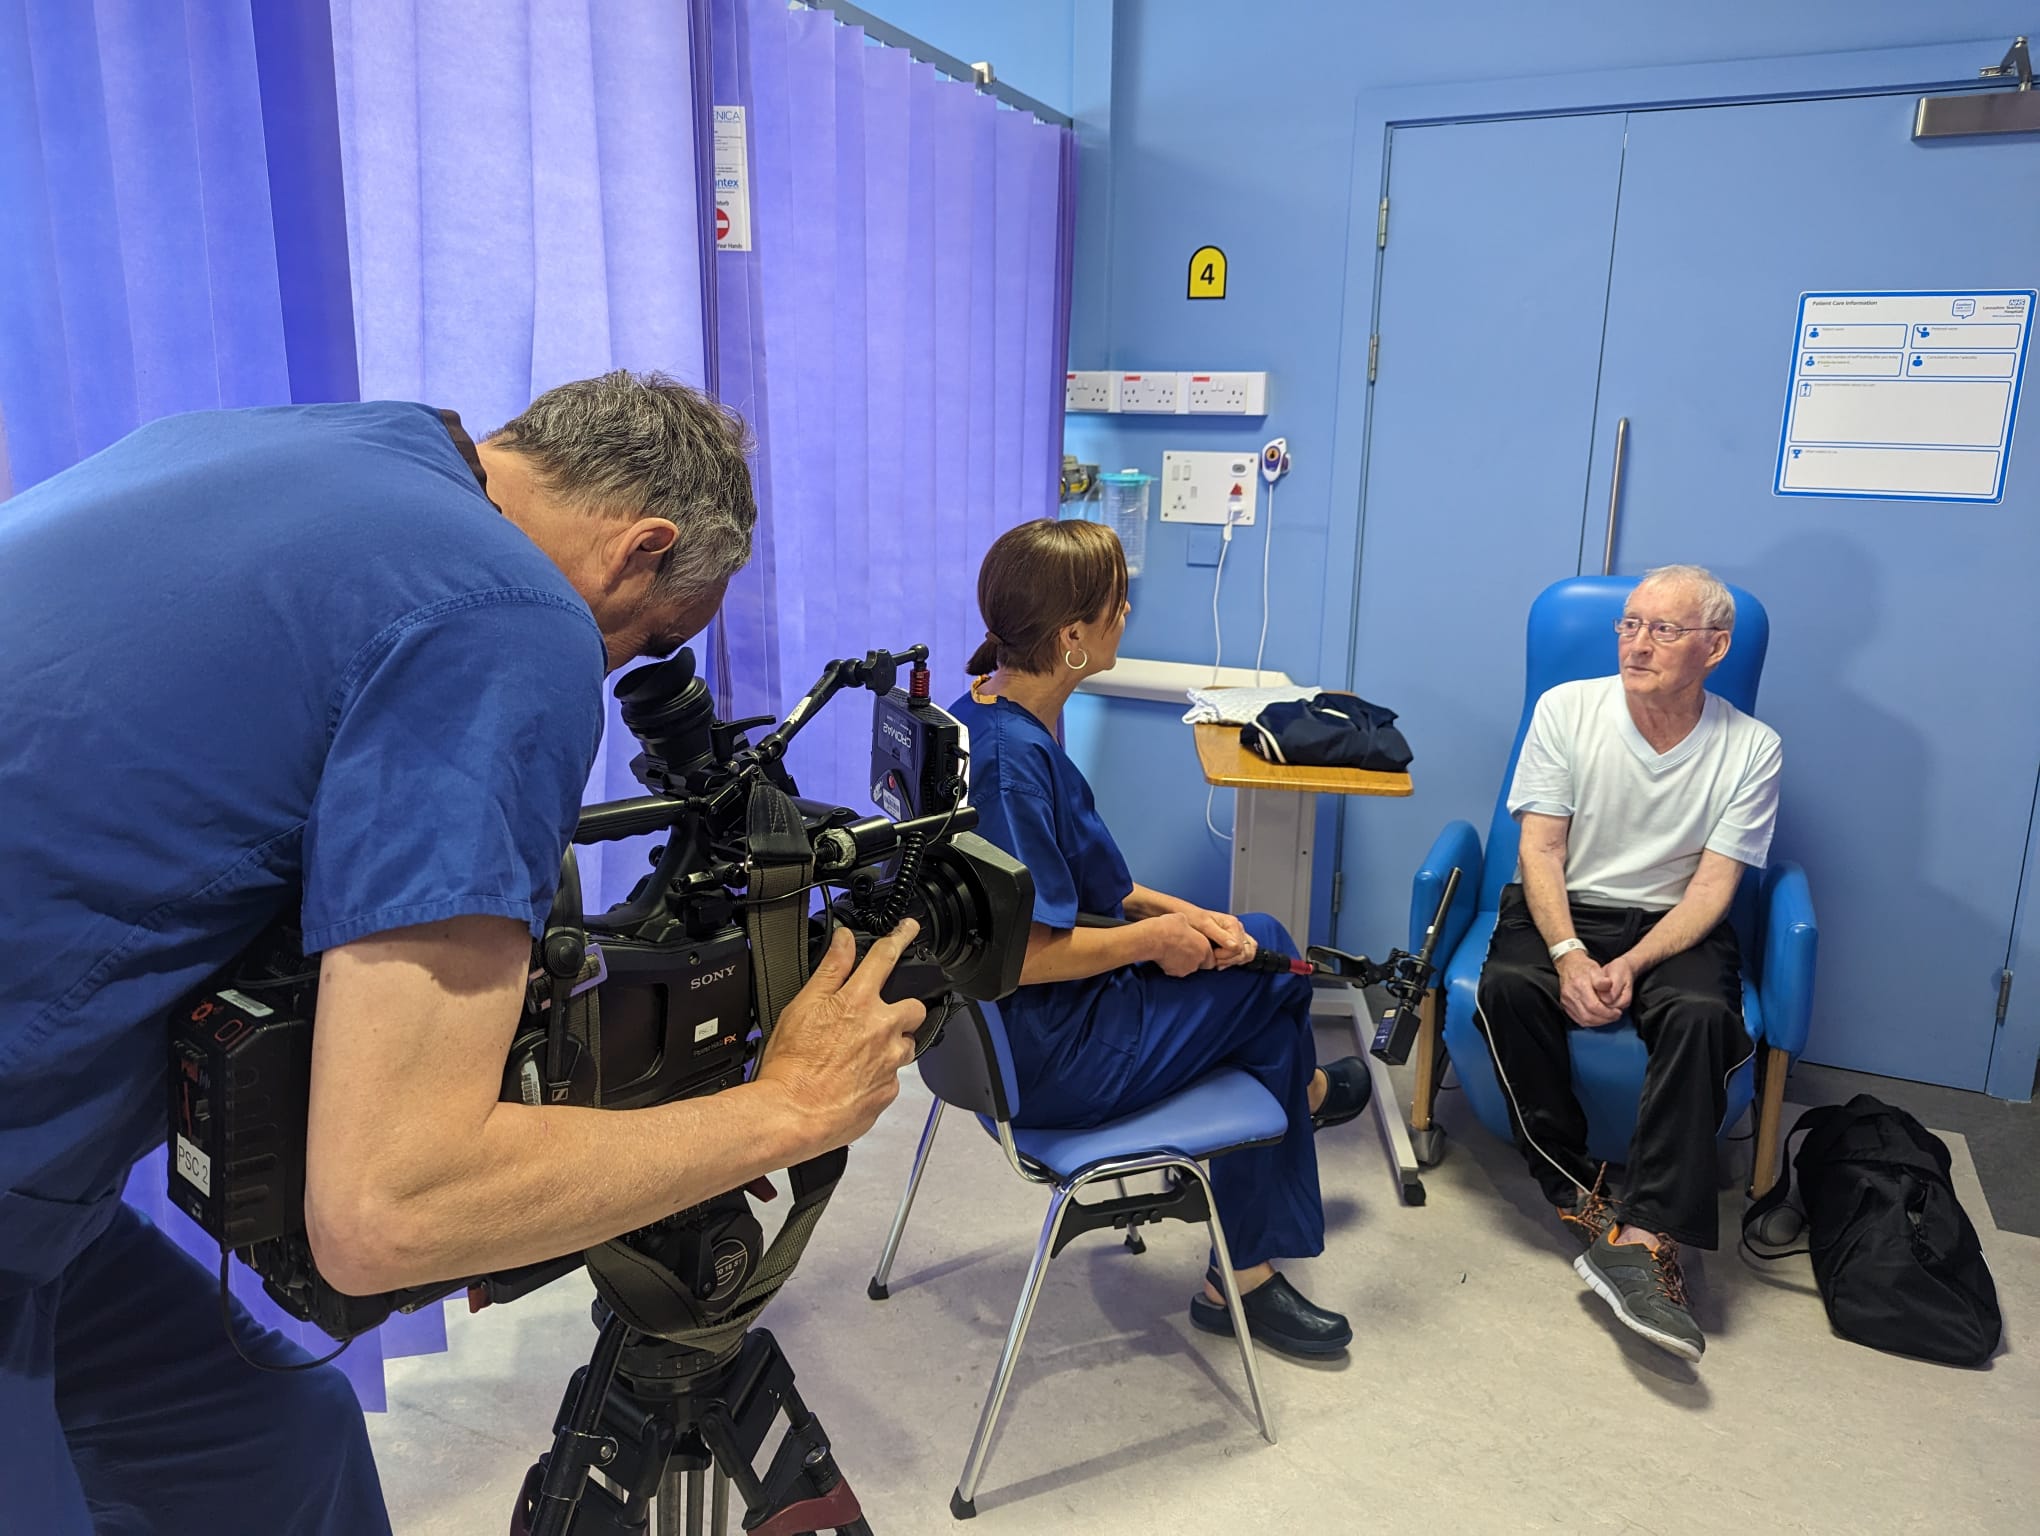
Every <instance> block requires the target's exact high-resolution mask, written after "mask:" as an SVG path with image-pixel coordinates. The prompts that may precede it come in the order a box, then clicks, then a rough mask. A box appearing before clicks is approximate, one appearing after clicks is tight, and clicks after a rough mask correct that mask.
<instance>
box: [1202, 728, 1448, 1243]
mask: <svg viewBox="0 0 2040 1536" xmlns="http://www.w3.org/2000/svg"><path fill="white" fill-rule="evenodd" d="M1192 729H1193V730H1194V731H1195V732H1196V735H1197V761H1198V765H1199V766H1200V767H1202V768H1203V770H1204V782H1205V783H1207V784H1215V785H1217V786H1218V787H1219V788H1221V789H1232V790H1237V791H1238V800H1237V802H1236V810H1235V813H1234V816H1233V838H1232V894H1231V907H1232V910H1233V911H1235V912H1266V913H1269V914H1270V915H1271V916H1273V917H1275V918H1276V919H1277V920H1278V921H1280V922H1281V924H1282V926H1283V927H1284V928H1287V929H1288V930H1289V936H1290V937H1291V938H1293V939H1294V940H1296V947H1297V948H1298V949H1306V948H1308V947H1309V945H1310V876H1311V854H1312V852H1313V849H1312V844H1313V843H1315V842H1316V841H1317V797H1318V796H1319V795H1393V796H1402V795H1407V794H1409V793H1410V790H1411V785H1410V776H1409V775H1408V774H1407V773H1370V772H1368V771H1367V770H1365V769H1361V768H1298V767H1293V766H1290V765H1288V764H1284V763H1271V762H1269V761H1268V760H1267V759H1266V758H1264V757H1261V756H1259V755H1258V754H1256V753H1253V752H1250V751H1248V750H1247V749H1246V748H1245V747H1243V746H1241V745H1240V728H1239V727H1238V726H1236V725H1199V726H1194V727H1192ZM1320 1004H1322V1006H1320ZM1311 1015H1312V1017H1313V1018H1316V1017H1319V1016H1323V1017H1327V1018H1333V1019H1336V1020H1337V1021H1338V1022H1340V1023H1343V1024H1349V1025H1350V1026H1351V1027H1352V1030H1353V1037H1354V1040H1355V1042H1356V1048H1357V1049H1358V1050H1359V1052H1360V1059H1361V1060H1363V1061H1364V1062H1366V1063H1367V1073H1368V1076H1369V1077H1371V1078H1372V1079H1373V1080H1374V1101H1373V1104H1372V1105H1371V1108H1372V1109H1373V1111H1374V1120H1375V1124H1376V1126H1377V1127H1378V1128H1379V1129H1380V1131H1381V1141H1382V1150H1383V1151H1384V1152H1386V1153H1387V1154H1388V1162H1389V1167H1390V1169H1391V1170H1392V1171H1393V1172H1394V1174H1395V1177H1396V1192H1397V1194H1398V1195H1399V1196H1400V1197H1401V1199H1402V1202H1403V1204H1405V1205H1422V1204H1423V1203H1424V1185H1423V1179H1422V1177H1421V1174H1420V1172H1419V1170H1418V1166H1417V1157H1416V1153H1415V1152H1414V1151H1413V1150H1412V1149H1411V1146H1410V1137H1409V1131H1408V1129H1407V1127H1405V1126H1404V1124H1403V1117H1402V1110H1401V1108H1400V1106H1399V1105H1398V1104H1397V1102H1396V1097H1395V1085H1394V1084H1393V1083H1392V1082H1390V1081H1389V1076H1388V1068H1387V1067H1386V1066H1384V1065H1383V1064H1382V1063H1381V1062H1380V1061H1378V1060H1376V1059H1375V1057H1374V1056H1373V1054H1372V1053H1371V1052H1370V1051H1369V1050H1368V1047H1369V1046H1370V1045H1371V1044H1372V1043H1373V1041H1374V1020H1373V1018H1372V1017H1371V1016H1370V1015H1369V1013H1368V1011H1367V997H1366V994H1365V993H1364V992H1363V991H1362V990H1361V989H1360V988H1359V987H1355V986H1349V985H1345V984H1333V985H1326V986H1320V987H1319V988H1318V990H1317V995H1316V998H1315V999H1313V1005H1312V1008H1311Z"/></svg>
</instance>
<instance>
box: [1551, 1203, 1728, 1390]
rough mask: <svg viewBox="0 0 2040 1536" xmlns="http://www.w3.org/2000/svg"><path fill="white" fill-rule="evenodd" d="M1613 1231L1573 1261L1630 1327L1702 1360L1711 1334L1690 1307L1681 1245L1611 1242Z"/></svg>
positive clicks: (1660, 1345)
mask: <svg viewBox="0 0 2040 1536" xmlns="http://www.w3.org/2000/svg"><path fill="white" fill-rule="evenodd" d="M1611 1231H1612V1229H1610V1231H1604V1232H1602V1233H1601V1235H1600V1236H1599V1237H1597V1238H1595V1239H1594V1246H1593V1247H1591V1248H1589V1249H1588V1250H1587V1251H1586V1252H1585V1253H1583V1254H1581V1255H1580V1256H1579V1257H1578V1258H1576V1259H1574V1260H1573V1268H1574V1269H1576V1270H1578V1271H1579V1275H1580V1278H1581V1279H1582V1280H1584V1281H1586V1282H1587V1284H1589V1285H1591V1286H1592V1287H1593V1288H1594V1289H1595V1290H1597V1291H1599V1292H1600V1293H1601V1299H1602V1300H1603V1301H1605V1302H1607V1303H1608V1305H1609V1306H1611V1307H1613V1308H1614V1309H1615V1315H1616V1316H1617V1317H1618V1318H1620V1319H1621V1320H1622V1322H1623V1324H1624V1326H1626V1327H1629V1328H1632V1329H1634V1330H1635V1331H1636V1332H1638V1333H1640V1334H1642V1335H1643V1336H1644V1337H1645V1338H1646V1339H1649V1340H1650V1341H1651V1343H1653V1344H1655V1345H1657V1347H1658V1348H1659V1349H1665V1350H1670V1351H1671V1352H1672V1353H1673V1354H1675V1355H1677V1356H1678V1357H1679V1358H1680V1359H1682V1360H1698V1359H1699V1358H1700V1356H1701V1355H1702V1354H1703V1353H1704V1352H1705V1351H1706V1349H1707V1338H1706V1336H1705V1335H1704V1334H1702V1333H1701V1332H1700V1325H1699V1324H1698V1323H1696V1322H1694V1321H1693V1314H1692V1313H1691V1312H1689V1311H1687V1310H1686V1277H1685V1275H1684V1274H1683V1273H1681V1272H1680V1269H1679V1250H1678V1246H1677V1245H1676V1244H1674V1243H1673V1242H1672V1241H1671V1240H1670V1239H1669V1238H1667V1239H1664V1240H1663V1241H1662V1242H1661V1243H1660V1244H1659V1246H1658V1247H1657V1248H1655V1249H1652V1248H1647V1247H1645V1246H1644V1245H1643V1244H1642V1243H1615V1242H1610V1241H1609V1237H1610V1232H1611Z"/></svg>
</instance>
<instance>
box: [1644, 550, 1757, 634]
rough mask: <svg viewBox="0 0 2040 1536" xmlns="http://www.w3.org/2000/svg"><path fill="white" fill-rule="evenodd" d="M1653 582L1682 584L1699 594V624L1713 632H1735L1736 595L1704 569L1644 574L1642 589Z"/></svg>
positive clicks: (1675, 567) (1670, 567) (1672, 567)
mask: <svg viewBox="0 0 2040 1536" xmlns="http://www.w3.org/2000/svg"><path fill="white" fill-rule="evenodd" d="M1650 582H1658V583H1661V584H1665V583H1683V584H1685V585H1687V586H1690V587H1697V588H1698V589H1699V592H1700V622H1701V623H1702V624H1705V625H1707V626H1708V627H1709V628H1711V629H1734V628H1735V594H1734V593H1733V592H1731V591H1729V590H1728V588H1727V587H1726V586H1725V585H1723V583H1722V580H1721V578H1720V577H1719V576H1716V575H1715V574H1714V572H1712V571H1710V570H1708V569H1707V567H1706V566H1704V565H1661V566H1659V567H1658V568H1657V569H1656V570H1653V571H1645V572H1644V573H1643V580H1642V581H1639V582H1638V583H1637V585H1638V586H1639V587H1641V586H1644V585H1646V584H1647V583H1650Z"/></svg>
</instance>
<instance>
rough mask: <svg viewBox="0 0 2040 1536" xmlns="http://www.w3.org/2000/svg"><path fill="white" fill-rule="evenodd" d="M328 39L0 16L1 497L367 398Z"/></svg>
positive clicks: (268, 30)
mask: <svg viewBox="0 0 2040 1536" xmlns="http://www.w3.org/2000/svg"><path fill="white" fill-rule="evenodd" d="M325 32H326V19H325V5H324V0H262V3H261V4H251V3H249V0H188V3H185V4H177V3H174V0H162V3H146V4H145V3H129V4H110V3H109V4H102V5H99V6H97V7H94V6H92V5H88V4H77V3H73V0H0V496H4V495H7V494H9V493H11V492H13V491H18V490H23V489H25V488H27V487H28V486H30V485H33V484H35V483H36V482H37V481H39V480H43V479H46V478H47V477H49V476H50V475H53V474H55V473H56V472H57V471H58V470H60V469H63V468H65V467H67V466H69V465H71V464H74V463H76V462H77V461H78V460H79V459H82V458H84V457H86V456H87V455H89V454H92V453H96V452H97V451H98V450H99V449H101V448H104V447H106V446H107V444H109V443H111V442H113V441H114V440H115V439H117V438H119V437H122V436H124V435H125V434H126V433H128V432H130V431H132V430H133V429H134V428H135V427H137V426H139V425H141V424H142V423H143V422H145V421H152V420H154V419H155V418H156V417H159V416H165V415H169V414H171V413H172V412H176V411H190V410H205V409H212V408H216V407H219V406H234V405H273V404H277V403H280V402H284V401H288V400H291V399H293V398H295V399H298V400H336V399H340V400H344V399H351V398H353V395H354V351H353V337H352V334H351V332H350V329H349V324H348V318H347V292H346V273H345V269H344V266H343V265H336V263H344V261H345V259H346V252H345V250H344V248H343V247H342V246H341V245H340V244H339V241H338V231H339V194H340V188H339V180H338V170H339V166H338V158H337V147H336V145H335V144H334V140H333V92H332V80H331V74H332V71H331V63H330V51H329V49H328V48H327V44H326V36H325ZM322 77H323V82H324V89H323V93H322V91H321V89H320V84H321V79H322Z"/></svg>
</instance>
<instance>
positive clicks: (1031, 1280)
mask: <svg viewBox="0 0 2040 1536" xmlns="http://www.w3.org/2000/svg"><path fill="white" fill-rule="evenodd" d="M1071 1193H1072V1191H1071V1189H1070V1187H1069V1186H1068V1185H1063V1184H1058V1185H1057V1186H1056V1189H1055V1194H1054V1196H1053V1197H1052V1198H1051V1199H1050V1200H1049V1202H1048V1216H1047V1217H1046V1219H1044V1220H1043V1222H1042V1223H1041V1241H1040V1242H1038V1243H1036V1244H1035V1245H1034V1262H1033V1263H1032V1264H1030V1265H1028V1266H1027V1280H1026V1282H1025V1283H1024V1284H1023V1285H1022V1286H1021V1287H1020V1305H1019V1306H1018V1307H1016V1308H1014V1310H1013V1326H1012V1327H1011V1328H1010V1329H1009V1330H1008V1331H1007V1333H1006V1352H1005V1353H1004V1354H1002V1355H1000V1356H999V1369H998V1371H997V1372H996V1373H995V1374H994V1375H993V1377H992V1390H991V1391H990V1392H989V1393H987V1394H986V1396H985V1407H984V1412H982V1413H981V1414H979V1415H978V1427H977V1436H976V1438H974V1439H973V1440H972V1441H971V1442H970V1455H969V1456H968V1457H967V1458H966V1459H965V1461H964V1463H963V1477H962V1479H961V1480H960V1481H959V1482H958V1483H957V1485H956V1495H955V1497H954V1498H953V1499H952V1500H951V1501H950V1506H949V1507H950V1512H951V1513H952V1514H955V1515H956V1516H957V1517H958V1518H959V1519H967V1518H969V1516H971V1515H974V1514H976V1513H977V1509H976V1506H975V1504H974V1503H973V1500H975V1498H976V1497H977V1485H978V1478H979V1477H981V1476H982V1475H983V1474H984V1470H985V1457H986V1455H987V1454H988V1453H989V1452H990V1450H991V1446H992V1431H993V1429H994V1428H996V1427H997V1425H998V1422H999V1410H1000V1409H1001V1408H1003V1407H1004V1406H1005V1404H1006V1389H1007V1387H1009V1386H1011V1385H1012V1382H1013V1367H1014V1365H1015V1363H1017V1362H1018V1360H1019V1358H1020V1344H1021V1341H1022V1340H1024V1339H1025V1338H1026V1337H1027V1325H1028V1324H1029V1323H1030V1322H1032V1321H1033V1320H1034V1303H1035V1300H1036V1299H1037V1298H1038V1297H1039V1296H1040V1294H1041V1277H1042V1276H1043V1275H1044V1274H1045V1273H1047V1271H1048V1260H1049V1256H1050V1255H1051V1254H1052V1253H1054V1252H1055V1238H1056V1233H1057V1232H1058V1231H1060V1230H1061V1228H1062V1219H1063V1212H1064V1211H1065V1210H1066V1209H1068V1207H1069V1202H1070V1195H1071Z"/></svg>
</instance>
